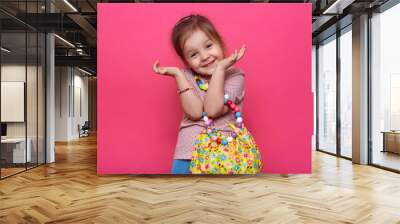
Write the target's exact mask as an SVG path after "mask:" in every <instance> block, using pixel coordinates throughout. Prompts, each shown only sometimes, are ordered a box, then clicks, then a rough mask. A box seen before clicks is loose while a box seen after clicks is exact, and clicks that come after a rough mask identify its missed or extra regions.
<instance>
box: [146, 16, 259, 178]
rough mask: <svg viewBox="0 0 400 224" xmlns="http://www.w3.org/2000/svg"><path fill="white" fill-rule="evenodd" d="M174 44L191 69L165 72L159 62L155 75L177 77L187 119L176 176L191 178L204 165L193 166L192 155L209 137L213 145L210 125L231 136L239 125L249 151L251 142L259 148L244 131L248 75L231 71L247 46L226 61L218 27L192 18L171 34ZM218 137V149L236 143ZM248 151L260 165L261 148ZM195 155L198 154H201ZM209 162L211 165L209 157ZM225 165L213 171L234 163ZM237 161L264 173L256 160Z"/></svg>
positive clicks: (177, 151)
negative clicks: (243, 120)
mask: <svg viewBox="0 0 400 224" xmlns="http://www.w3.org/2000/svg"><path fill="white" fill-rule="evenodd" d="M172 44H173V46H174V48H175V51H176V53H177V54H178V55H179V57H180V58H181V59H182V60H183V62H184V63H185V65H186V66H187V67H188V69H179V68H177V67H160V66H159V62H158V61H156V62H155V63H154V65H153V70H154V72H156V73H158V74H162V75H169V76H172V77H174V78H175V80H176V83H177V87H178V91H177V92H178V94H179V97H180V102H181V106H182V109H183V111H184V117H183V119H182V121H181V124H180V129H179V134H178V138H177V144H176V148H175V155H174V162H173V164H172V170H171V173H172V174H189V173H190V167H191V166H192V169H193V170H194V168H195V167H198V168H199V169H200V164H197V165H196V164H195V163H194V162H193V161H192V164H191V163H190V161H191V159H193V155H194V154H193V153H192V150H195V149H196V148H194V147H195V145H196V147H197V146H198V145H199V144H201V145H204V141H205V142H208V136H210V144H211V137H212V133H211V134H210V128H211V124H212V125H213V127H214V129H213V130H214V131H215V133H217V130H218V131H220V133H225V134H226V135H229V133H231V132H232V127H229V125H228V124H229V123H235V122H236V125H237V127H238V128H240V129H238V131H240V130H242V131H244V132H246V134H245V136H244V138H246V141H247V143H249V144H248V145H250V142H249V139H250V141H251V143H252V144H253V145H255V143H254V142H253V139H252V137H251V135H250V134H249V133H247V130H244V127H243V126H242V118H241V114H240V111H241V109H242V104H243V97H244V73H243V72H242V71H240V70H238V69H236V68H233V67H232V66H233V65H234V64H235V62H237V61H238V60H240V59H241V58H242V57H243V55H244V53H245V50H246V49H245V46H242V47H241V49H240V50H239V51H235V52H234V53H233V54H232V55H230V56H229V57H225V44H224V42H223V40H222V38H221V36H220V35H219V33H218V32H217V30H216V29H215V27H214V26H213V24H212V23H211V22H210V21H209V20H208V19H207V18H206V17H204V16H201V15H189V16H186V17H183V18H182V19H180V20H179V21H178V22H177V23H176V25H175V26H174V28H173V31H172ZM228 98H229V99H228ZM227 103H228V104H227ZM230 109H231V110H233V112H234V115H235V116H236V119H235V117H234V116H232V114H231V113H228V112H229V110H230ZM202 118H203V120H202ZM205 130H208V132H209V133H208V135H204V136H203V137H199V134H201V133H202V134H206V131H205ZM213 133H214V132H213ZM241 133H242V132H241ZM215 136H217V134H215ZM218 136H219V137H212V138H213V139H214V138H215V144H217V142H218V144H224V145H227V144H228V143H227V141H229V140H231V141H232V137H230V136H229V137H227V138H222V137H221V136H222V135H220V134H218ZM218 138H220V139H219V140H218ZM244 138H243V139H244ZM221 141H222V143H221ZM225 143H226V144H225ZM247 143H246V144H247ZM235 146H236V145H235ZM239 148H240V147H239ZM225 150H226V151H227V150H228V149H225ZM249 150H253V152H255V153H256V154H257V155H256V157H255V158H258V161H261V160H260V155H259V152H258V148H255V147H253V148H251V149H250V148H249ZM194 152H195V153H197V151H194ZM199 152H204V151H202V150H200V151H199ZM245 155H246V154H245ZM196 156H197V154H196ZM196 158H197V157H196ZM205 158H207V159H208V157H205ZM200 159H201V160H204V159H203V158H200ZM223 159H224V163H222V161H221V162H218V164H214V165H215V166H217V165H219V166H220V167H221V166H222V167H223V166H229V164H230V163H229V162H227V161H225V158H224V157H223ZM231 159H233V160H234V159H235V158H233V157H232V158H231ZM236 160H239V161H244V162H242V163H243V165H244V167H245V168H246V167H247V169H248V167H249V166H251V168H252V169H253V170H254V172H253V173H256V172H258V171H259V170H260V169H261V162H259V163H258V162H256V161H252V160H251V159H250V160H248V159H246V160H243V159H242V160H240V159H238V158H236ZM209 165H210V166H211V164H207V165H206V166H207V169H208V166H209ZM203 168H204V166H203ZM228 168H229V167H228ZM239 169H242V168H241V167H238V170H237V171H238V172H237V173H240V170H239ZM213 170H215V169H213ZM192 173H193V171H192Z"/></svg>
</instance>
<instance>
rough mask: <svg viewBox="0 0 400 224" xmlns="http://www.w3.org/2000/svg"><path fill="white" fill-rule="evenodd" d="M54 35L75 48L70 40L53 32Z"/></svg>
mask: <svg viewBox="0 0 400 224" xmlns="http://www.w3.org/2000/svg"><path fill="white" fill-rule="evenodd" d="M54 36H55V37H57V38H58V39H60V40H61V41H63V42H64V43H66V44H68V45H69V46H71V47H73V48H75V45H73V44H71V42H69V41H68V40H66V39H64V38H62V37H60V36H59V35H57V34H54Z"/></svg>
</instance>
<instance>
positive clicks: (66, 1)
mask: <svg viewBox="0 0 400 224" xmlns="http://www.w3.org/2000/svg"><path fill="white" fill-rule="evenodd" d="M64 2H65V4H67V5H68V6H69V7H70V8H71V9H72V10H74V12H78V10H77V9H76V8H75V7H74V6H73V5H72V4H71V3H69V1H68V0H64Z"/></svg>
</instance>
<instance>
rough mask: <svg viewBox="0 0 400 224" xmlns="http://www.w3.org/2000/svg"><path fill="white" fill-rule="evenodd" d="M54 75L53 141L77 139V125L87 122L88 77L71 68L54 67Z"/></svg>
mask: <svg viewBox="0 0 400 224" xmlns="http://www.w3.org/2000/svg"><path fill="white" fill-rule="evenodd" d="M55 73H56V84H55V86H56V91H55V120H56V131H55V140H56V141H69V140H73V139H77V138H79V133H78V124H80V125H81V126H82V125H83V124H84V122H85V121H87V120H88V77H87V76H84V73H82V72H80V71H79V70H78V69H76V68H72V67H56V72H55ZM80 106H81V108H79V107H80ZM79 109H81V112H80V110H79Z"/></svg>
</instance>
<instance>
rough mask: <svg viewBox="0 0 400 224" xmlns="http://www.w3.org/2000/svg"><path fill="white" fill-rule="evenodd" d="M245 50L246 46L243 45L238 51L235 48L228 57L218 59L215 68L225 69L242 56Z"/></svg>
mask: <svg viewBox="0 0 400 224" xmlns="http://www.w3.org/2000/svg"><path fill="white" fill-rule="evenodd" d="M245 52H246V46H245V45H243V46H242V47H241V48H240V50H239V52H238V51H237V50H235V52H234V53H233V54H231V55H230V56H229V57H227V58H224V59H223V60H221V61H219V63H218V65H217V69H224V70H227V69H228V68H230V67H231V66H232V65H234V64H235V63H236V62H237V61H239V60H240V59H241V58H242V57H243V55H244V53H245Z"/></svg>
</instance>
